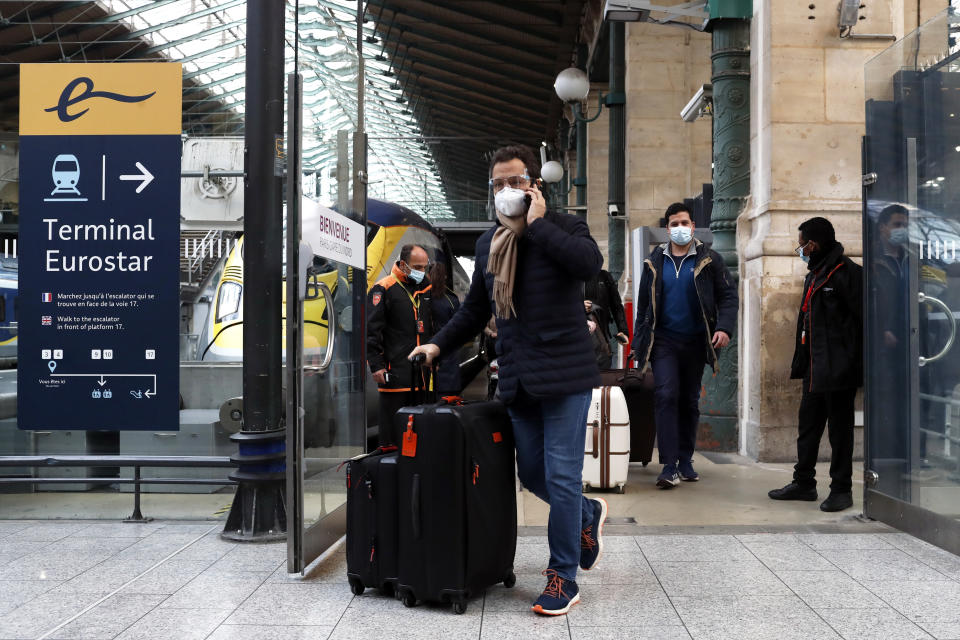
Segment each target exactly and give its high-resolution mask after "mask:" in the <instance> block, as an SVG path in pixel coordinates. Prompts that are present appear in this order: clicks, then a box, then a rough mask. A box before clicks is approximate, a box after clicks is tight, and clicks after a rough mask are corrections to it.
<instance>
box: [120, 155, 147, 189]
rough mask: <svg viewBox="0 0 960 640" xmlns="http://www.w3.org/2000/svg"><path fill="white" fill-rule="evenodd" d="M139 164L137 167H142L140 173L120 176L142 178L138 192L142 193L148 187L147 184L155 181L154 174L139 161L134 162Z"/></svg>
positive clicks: (122, 178)
mask: <svg viewBox="0 0 960 640" xmlns="http://www.w3.org/2000/svg"><path fill="white" fill-rule="evenodd" d="M134 164H136V165H137V169H140V173H139V174H133V175H125V176H120V179H121V180H142V182H141V183H140V186H139V187H137V193H140V192H141V191H143V190H144V189H146V188H147V185H148V184H150V183H151V182H153V174H152V173H150V172H149V171H147V168H146V167H145V166H143V165H142V164H140V163H139V162H136V163H134Z"/></svg>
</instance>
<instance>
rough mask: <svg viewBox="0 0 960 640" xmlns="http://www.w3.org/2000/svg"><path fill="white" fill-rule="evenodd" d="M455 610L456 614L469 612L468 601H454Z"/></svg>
mask: <svg viewBox="0 0 960 640" xmlns="http://www.w3.org/2000/svg"><path fill="white" fill-rule="evenodd" d="M453 612H454V613H455V614H457V615H458V616H459V615H462V614H464V613H466V612H467V603H466V602H463V601H459V600H458V601H457V602H454V603H453Z"/></svg>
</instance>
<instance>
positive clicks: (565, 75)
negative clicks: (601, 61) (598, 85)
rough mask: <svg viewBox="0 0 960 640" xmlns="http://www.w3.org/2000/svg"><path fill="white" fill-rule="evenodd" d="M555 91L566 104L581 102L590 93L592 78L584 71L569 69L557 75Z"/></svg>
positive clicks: (574, 68) (554, 85)
mask: <svg viewBox="0 0 960 640" xmlns="http://www.w3.org/2000/svg"><path fill="white" fill-rule="evenodd" d="M553 90H554V91H556V92H557V97H558V98H560V99H561V100H563V101H564V102H580V101H582V100H584V99H586V97H587V95H588V94H589V93H590V78H588V77H587V74H586V72H584V71H583V70H582V69H577V68H576V67H568V68H566V69H564V70H563V71H561V72H560V73H558V74H557V79H556V80H555V81H554V83H553Z"/></svg>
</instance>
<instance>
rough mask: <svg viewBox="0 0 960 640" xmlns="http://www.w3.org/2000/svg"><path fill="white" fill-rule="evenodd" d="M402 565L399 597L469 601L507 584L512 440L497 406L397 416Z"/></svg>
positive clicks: (449, 404)
mask: <svg viewBox="0 0 960 640" xmlns="http://www.w3.org/2000/svg"><path fill="white" fill-rule="evenodd" d="M395 419H396V420H397V422H398V427H400V426H402V429H401V432H402V433H403V438H402V439H401V445H400V456H399V458H398V462H397V466H398V469H397V471H398V475H399V492H400V496H399V498H400V502H399V514H400V522H399V532H400V549H401V552H400V561H399V580H398V583H397V597H399V598H400V599H401V600H402V601H403V604H405V605H406V606H408V607H412V606H414V605H415V604H416V603H417V601H418V600H428V601H433V602H450V603H452V604H453V610H454V612H456V613H464V612H465V611H466V609H467V600H468V599H469V598H471V597H473V596H476V595H479V594H480V593H482V592H483V590H484V589H486V588H487V587H489V586H491V585H494V584H497V583H498V582H503V583H504V585H506V586H507V587H512V586H513V585H514V584H515V582H516V576H514V574H513V558H514V553H515V551H516V544H517V503H516V484H515V482H516V481H515V475H514V443H513V431H512V428H511V424H510V418H509V415H508V414H507V411H506V409H505V408H504V406H503V405H502V404H501V403H499V402H475V403H466V404H463V403H461V402H460V401H459V400H458V399H456V400H449V399H448V401H445V402H441V403H439V404H432V405H424V406H419V407H409V408H404V409H401V410H400V411H398V412H397V415H396V417H395Z"/></svg>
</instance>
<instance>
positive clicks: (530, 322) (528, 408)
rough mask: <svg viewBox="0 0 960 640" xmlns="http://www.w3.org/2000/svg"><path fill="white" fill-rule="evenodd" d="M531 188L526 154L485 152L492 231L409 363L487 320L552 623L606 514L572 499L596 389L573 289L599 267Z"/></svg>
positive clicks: (572, 228) (566, 220) (592, 557)
mask: <svg viewBox="0 0 960 640" xmlns="http://www.w3.org/2000/svg"><path fill="white" fill-rule="evenodd" d="M539 177H540V164H539V163H538V162H537V160H536V156H534V154H533V151H532V150H531V149H529V148H527V147H522V146H509V147H504V148H502V149H499V150H498V151H496V153H494V155H493V158H492V160H491V162H490V186H491V188H492V190H493V194H494V197H495V204H496V210H497V222H496V224H495V226H494V227H493V228H491V229H489V230H487V232H486V233H484V234H483V235H482V236H481V237H480V239H479V240H478V241H477V247H476V263H475V268H474V272H473V281H472V283H471V285H470V291H469V293H467V297H466V299H465V300H464V301H463V304H462V305H461V307H460V309H459V310H458V311H457V313H456V314H455V315H454V316H453V318H451V319H450V321H449V322H448V323H447V324H446V326H445V327H444V328H443V329H442V330H441V331H440V332H439V333H438V334H437V335H436V336H434V337H433V338H432V339H431V340H430V342H429V343H427V344H425V345H423V346H420V347H417V348H416V349H414V350H413V352H411V354H410V357H411V358H412V357H413V356H414V355H416V354H418V353H422V354H425V355H426V357H427V360H428V361H431V360H433V359H434V358H436V357H438V356H439V355H441V354H443V353H449V352H450V351H452V350H453V349H455V348H456V347H457V345H460V344H462V343H463V342H464V341H466V340H469V339H470V338H471V337H473V336H475V335H477V334H478V333H479V332H480V331H481V330H482V329H483V327H484V326H485V325H486V324H487V320H488V319H489V318H490V313H491V312H493V313H494V315H495V316H496V323H497V354H498V358H499V359H498V362H499V364H500V399H501V400H502V401H503V402H504V403H505V404H506V406H507V410H508V412H509V413H510V419H511V421H512V422H513V431H514V439H515V440H516V446H517V469H518V473H519V476H520V481H521V482H522V483H523V486H524V487H526V489H527V490H529V491H530V492H532V493H533V494H535V495H536V496H537V497H539V498H540V499H541V500H543V501H544V502H547V503H548V504H549V505H550V518H549V525H548V528H547V535H548V538H549V543H550V561H549V564H548V566H547V569H546V570H545V571H544V572H543V574H544V575H545V576H547V586H546V588H545V589H544V590H543V593H542V594H541V596H540V597H539V598H537V600H536V602H534V603H533V607H532V609H533V611H535V612H537V613H540V614H544V615H563V614H565V613H567V611H569V610H570V607H571V606H572V605H574V604H576V603H577V602H579V601H580V590H579V588H578V587H577V582H576V578H577V567H578V566H579V568H581V569H584V570H588V569H592V568H593V567H594V566H595V565H596V564H597V561H598V560H599V558H600V553H601V551H602V541H601V538H600V533H601V529H602V527H603V522H604V520H605V518H606V515H607V504H606V502H604V501H603V500H602V499H600V500H588V499H587V498H585V497H584V496H583V494H582V492H581V486H582V485H581V482H582V476H583V447H584V440H585V439H586V419H587V408H588V406H589V404H590V398H591V390H592V389H593V387H597V386H600V373H599V370H598V369H597V364H596V362H595V361H594V355H593V346H592V343H591V340H590V334H589V333H588V331H587V323H586V322H585V321H584V314H583V309H584V305H583V283H584V282H585V281H586V280H589V279H591V278H593V277H594V276H595V275H597V273H599V271H600V267H601V266H602V264H603V256H602V255H601V254H600V250H599V249H598V248H597V243H596V242H595V241H594V239H593V238H592V237H591V236H590V229H589V228H588V227H587V223H586V222H585V221H584V220H581V219H580V218H578V217H576V216H572V215H568V214H564V213H557V212H554V211H547V205H546V202H545V201H544V198H543V194H542V193H541V192H540V189H539V185H538V183H539Z"/></svg>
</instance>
